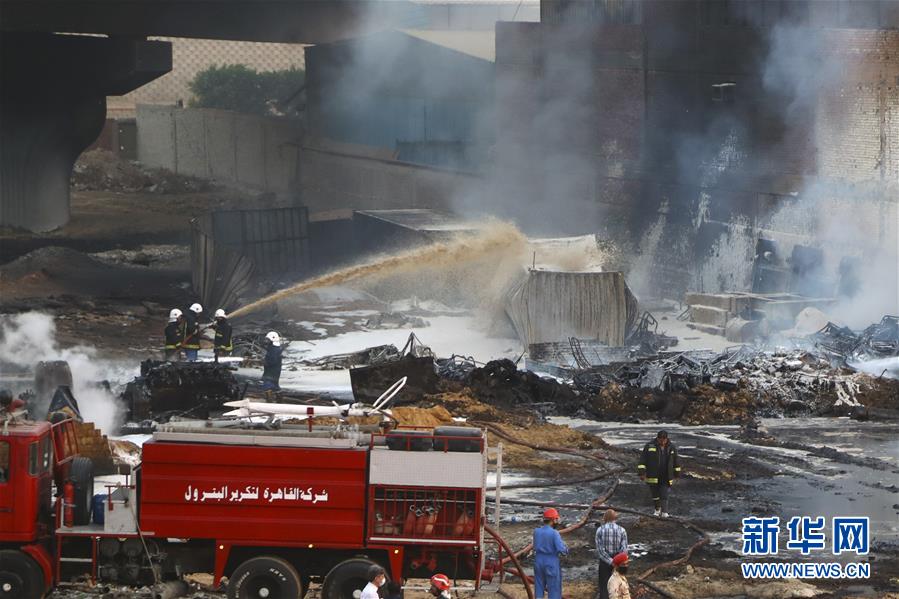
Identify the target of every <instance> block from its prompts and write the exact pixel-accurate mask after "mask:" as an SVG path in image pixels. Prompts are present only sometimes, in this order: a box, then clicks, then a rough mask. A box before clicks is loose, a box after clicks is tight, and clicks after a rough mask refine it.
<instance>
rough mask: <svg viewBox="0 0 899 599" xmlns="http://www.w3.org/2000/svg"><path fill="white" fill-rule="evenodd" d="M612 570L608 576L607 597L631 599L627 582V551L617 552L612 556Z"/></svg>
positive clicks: (611, 598)
mask: <svg viewBox="0 0 899 599" xmlns="http://www.w3.org/2000/svg"><path fill="white" fill-rule="evenodd" d="M612 567H613V568H614V571H613V572H612V576H611V577H610V578H609V584H608V587H607V589H606V590H607V591H608V593H609V599H631V589H630V587H629V586H628V584H627V578H625V577H624V575H625V574H627V553H619V554H618V555H616V556H615V557H613V558H612Z"/></svg>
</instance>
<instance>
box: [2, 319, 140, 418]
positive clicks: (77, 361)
mask: <svg viewBox="0 0 899 599" xmlns="http://www.w3.org/2000/svg"><path fill="white" fill-rule="evenodd" d="M50 360H65V361H66V362H68V363H69V368H70V369H71V371H72V387H73V388H72V394H73V395H74V396H75V399H76V400H77V401H78V407H79V408H80V409H81V415H82V416H83V418H84V420H85V421H86V422H93V423H94V424H95V425H96V426H97V428H99V429H100V430H102V431H103V432H104V433H106V434H115V432H116V430H117V429H118V427H119V426H120V425H121V424H122V422H123V420H124V416H125V410H124V407H123V406H122V405H121V404H120V403H119V401H118V399H117V398H116V396H115V395H113V393H112V392H110V391H109V390H107V389H105V388H104V387H102V386H100V383H102V382H103V381H105V380H122V379H124V378H130V376H131V374H132V373H130V372H128V371H127V370H126V369H124V368H122V367H121V366H118V365H116V364H115V363H113V362H109V361H106V360H103V359H100V358H98V357H97V350H96V348H94V347H88V346H84V345H76V346H74V347H66V348H63V347H60V346H59V343H58V342H57V340H56V322H55V321H54V320H53V317H52V316H50V315H47V314H42V313H40V312H25V313H22V314H15V315H9V316H2V317H0V363H5V364H11V365H14V366H17V367H21V368H27V369H29V370H31V369H33V368H34V366H36V365H37V363H38V362H41V361H44V362H46V361H50ZM32 416H34V417H35V418H42V417H44V416H45V415H44V414H32Z"/></svg>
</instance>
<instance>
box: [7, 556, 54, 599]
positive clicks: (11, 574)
mask: <svg viewBox="0 0 899 599" xmlns="http://www.w3.org/2000/svg"><path fill="white" fill-rule="evenodd" d="M43 596H44V573H43V572H41V567H40V566H38V565H37V562H35V561H34V560H33V559H31V558H30V557H28V556H27V555H25V554H24V553H22V552H21V551H15V550H12V549H5V550H3V551H0V599H13V598H15V599H40V598H41V597H43Z"/></svg>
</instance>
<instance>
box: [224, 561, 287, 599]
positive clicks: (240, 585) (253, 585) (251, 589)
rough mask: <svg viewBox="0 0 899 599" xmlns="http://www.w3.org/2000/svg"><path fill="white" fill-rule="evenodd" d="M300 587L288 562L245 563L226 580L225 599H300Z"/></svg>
mask: <svg viewBox="0 0 899 599" xmlns="http://www.w3.org/2000/svg"><path fill="white" fill-rule="evenodd" d="M302 596H303V583H302V581H301V580H300V575H299V574H298V573H297V570H296V568H294V567H293V566H292V565H291V564H290V562H288V561H287V560H284V559H281V558H280V557H272V556H263V557H254V558H252V559H248V560H247V561H245V562H244V563H242V564H240V565H239V566H237V568H236V569H235V570H234V573H233V574H232V575H231V577H230V578H229V579H228V599H301V598H302Z"/></svg>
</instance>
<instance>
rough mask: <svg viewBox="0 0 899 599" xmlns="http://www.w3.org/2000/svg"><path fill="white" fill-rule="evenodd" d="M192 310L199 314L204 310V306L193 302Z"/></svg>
mask: <svg viewBox="0 0 899 599" xmlns="http://www.w3.org/2000/svg"><path fill="white" fill-rule="evenodd" d="M190 311H191V312H194V313H195V314H199V313H200V312H202V311H203V306H201V305H200V304H191V305H190Z"/></svg>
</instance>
